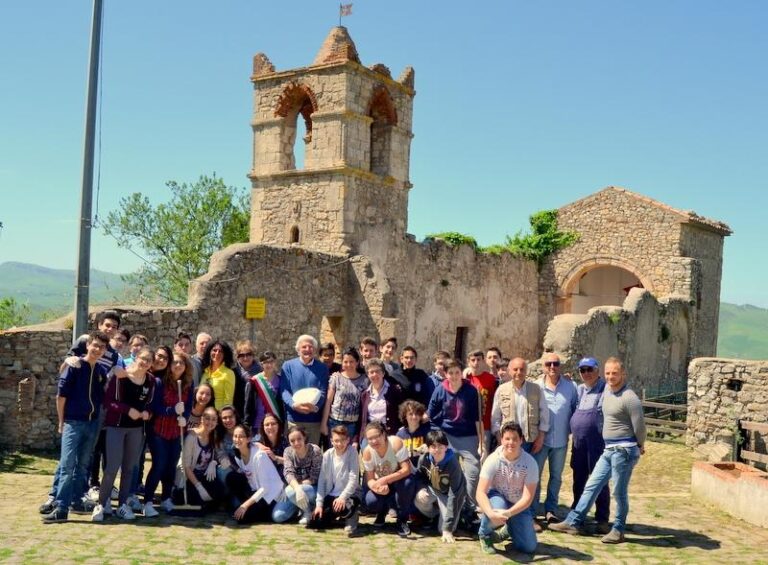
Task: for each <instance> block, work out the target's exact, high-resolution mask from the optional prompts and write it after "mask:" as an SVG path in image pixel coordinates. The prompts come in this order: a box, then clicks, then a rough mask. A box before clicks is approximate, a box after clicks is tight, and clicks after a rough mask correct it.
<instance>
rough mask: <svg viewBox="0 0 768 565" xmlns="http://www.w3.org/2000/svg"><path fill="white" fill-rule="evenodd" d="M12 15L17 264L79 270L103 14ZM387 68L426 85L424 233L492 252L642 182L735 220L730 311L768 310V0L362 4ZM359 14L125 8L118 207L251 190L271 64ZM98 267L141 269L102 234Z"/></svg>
mask: <svg viewBox="0 0 768 565" xmlns="http://www.w3.org/2000/svg"><path fill="white" fill-rule="evenodd" d="M3 12H4V13H3V17H2V18H1V19H0V52H2V53H3V57H2V58H0V73H1V74H0V76H2V77H3V86H2V88H0V108H1V109H0V131H2V135H1V136H0V194H2V206H1V207H0V222H3V224H4V226H5V227H4V229H3V231H2V234H1V235H0V262H4V261H26V262H31V263H38V264H41V265H46V266H50V267H56V268H74V265H75V262H76V247H77V219H78V212H79V192H80V183H81V169H82V139H83V124H84V106H85V77H86V70H87V59H88V41H89V39H88V34H89V30H90V17H91V2H90V1H86V0H70V1H67V2H60V1H53V0H46V1H43V0H39V1H34V0H30V1H28V2H13V3H8V4H7V5H6V6H4V9H3ZM343 23H344V25H346V26H347V27H348V29H349V31H350V34H351V36H352V38H353V39H354V40H355V43H356V45H357V48H358V52H359V54H360V57H361V60H362V62H363V63H364V64H366V65H371V64H373V63H379V62H380V63H384V64H386V65H387V66H388V67H389V68H390V69H391V70H392V74H393V75H395V76H398V75H399V74H400V73H401V71H402V69H403V68H404V67H405V66H407V65H411V66H413V67H414V68H415V70H416V91H417V95H416V98H415V103H414V133H415V138H414V140H413V145H412V152H411V156H412V159H411V182H412V183H413V185H414V187H413V189H412V191H411V200H410V211H409V214H410V216H409V231H410V232H411V233H414V234H415V235H416V236H417V237H418V238H422V237H423V236H424V235H425V234H427V233H431V232H436V231H447V230H450V231H460V232H464V233H469V234H472V235H474V236H475V237H477V239H478V240H479V241H480V242H481V243H482V244H489V243H493V242H498V241H502V240H503V238H504V236H505V235H506V234H512V233H515V232H516V231H518V230H520V229H523V228H525V227H527V218H528V216H529V215H530V214H531V213H532V212H535V211H537V210H541V209H545V208H556V207H559V206H561V205H564V204H567V203H568V202H571V201H573V200H575V199H578V198H581V197H583V196H585V195H587V194H590V193H592V192H594V191H596V190H599V189H601V188H603V187H605V186H608V185H620V186H624V187H627V188H629V189H631V190H634V191H636V192H640V193H643V194H646V195H648V196H650V197H652V198H656V199H658V200H661V201H663V202H665V203H667V204H670V205H672V206H674V207H677V208H681V209H693V210H695V211H696V212H697V213H699V214H701V215H704V216H708V217H712V218H715V219H718V220H721V221H724V222H726V223H728V224H729V225H730V226H731V228H733V230H734V235H732V236H731V237H729V238H727V239H726V244H725V260H724V275H723V287H722V299H723V300H726V301H729V302H736V303H751V304H755V305H759V306H763V307H768V291H767V290H766V284H765V280H766V278H768V267H766V259H767V258H768V254H766V252H765V250H764V246H765V243H764V240H765V239H766V231H768V230H766V228H765V220H764V218H765V214H766V209H768V158H766V152H767V151H766V150H767V149H768V105H766V103H765V101H766V100H768V73H766V72H765V56H766V53H768V35H767V34H765V29H766V25H767V24H768V4H766V3H765V2H761V1H757V0H755V1H748V0H746V1H740V2H732V3H726V2H722V1H705V0H685V1H683V0H646V1H643V2H631V1H629V0H606V1H596V0H585V1H582V2H573V1H572V0H551V1H537V2H530V1H517V0H514V1H509V0H505V1H496V2H494V1H489V2H485V3H482V4H481V3H474V4H473V3H468V2H452V1H448V2H440V3H435V2H413V1H412V0H411V1H406V0H390V1H388V2H374V1H372V0H366V1H356V2H354V7H353V15H352V16H351V17H347V18H344V22H343ZM337 24H338V3H337V2H328V1H325V0H305V1H298V0H284V1H282V2H259V1H257V0H250V1H245V0H230V1H225V2H217V3H213V2H210V1H201V0H200V1H198V0H185V1H184V2H181V1H177V0H163V1H162V2H157V1H156V0H155V1H148V0H132V1H131V2H124V1H117V0H105V12H104V42H103V68H102V71H103V72H102V108H101V151H100V166H101V175H100V179H101V181H100V186H101V189H100V195H99V212H100V215H101V216H106V214H107V212H108V211H109V210H111V209H113V208H114V207H115V206H116V205H117V203H118V201H119V199H120V197H121V196H124V195H127V194H129V193H131V192H134V191H141V192H144V193H147V194H149V195H150V196H151V198H152V199H153V200H154V201H157V202H160V201H163V200H165V199H166V198H167V194H168V193H167V190H166V188H165V184H164V183H165V181H167V180H170V179H174V180H178V181H194V180H196V179H197V177H198V176H199V175H201V174H211V173H213V172H216V173H217V174H218V175H219V176H220V177H222V178H223V179H224V180H225V181H226V182H227V183H228V184H232V185H237V186H248V181H247V179H246V176H245V175H246V173H247V172H248V170H249V169H250V166H251V162H250V159H251V154H250V151H251V143H252V137H251V131H250V127H249V120H250V117H251V115H250V114H251V104H252V85H251V84H250V82H249V80H248V77H249V74H250V67H251V58H252V57H253V55H254V54H255V53H257V52H259V51H263V52H265V53H266V54H267V55H268V56H269V57H270V59H271V60H272V62H273V63H274V64H275V66H276V67H277V68H278V70H279V69H290V68H294V67H300V66H306V65H308V64H310V63H311V62H312V60H313V58H314V56H315V54H316V53H317V50H318V49H319V48H320V45H321V44H322V41H323V39H324V38H325V36H326V35H327V34H328V32H329V30H330V29H331V27H333V26H334V25H337ZM93 266H94V267H96V268H99V269H104V270H109V271H115V272H126V271H130V270H133V269H135V268H136V267H138V259H136V258H135V257H134V256H132V255H130V254H129V253H127V252H126V251H122V250H118V249H117V247H116V245H115V244H114V243H113V240H110V239H108V238H107V237H106V236H104V235H103V233H101V232H100V231H95V232H94V234H93Z"/></svg>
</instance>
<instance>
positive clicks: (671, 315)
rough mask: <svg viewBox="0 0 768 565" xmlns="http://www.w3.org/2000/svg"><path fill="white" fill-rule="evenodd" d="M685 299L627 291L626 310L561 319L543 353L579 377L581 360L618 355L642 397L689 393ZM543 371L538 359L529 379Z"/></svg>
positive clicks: (551, 327) (598, 311) (610, 308)
mask: <svg viewBox="0 0 768 565" xmlns="http://www.w3.org/2000/svg"><path fill="white" fill-rule="evenodd" d="M689 308H690V306H689V304H688V301H687V300H684V299H679V298H667V299H664V300H662V301H657V300H656V298H654V296H653V295H652V294H651V293H650V292H648V291H647V290H643V289H639V288H635V289H632V290H631V291H630V292H629V295H628V296H627V299H626V300H625V301H624V304H623V306H621V307H619V306H598V307H596V308H592V309H590V310H589V312H587V313H586V314H562V315H560V316H556V317H555V318H554V319H553V320H552V321H551V322H550V324H549V327H548V328H547V333H546V335H545V337H544V350H545V351H554V352H556V353H558V354H559V355H560V357H561V359H562V360H563V369H562V370H563V371H564V372H571V373H574V374H577V373H578V371H577V363H578V361H579V359H581V358H582V357H587V356H589V357H596V358H597V359H598V360H599V361H600V362H601V363H602V362H603V361H605V359H606V358H608V357H611V356H615V357H618V358H620V359H622V360H623V361H624V364H625V368H626V371H627V376H628V380H629V383H630V385H631V386H632V388H634V389H635V390H636V391H637V393H638V394H640V391H641V389H642V388H647V389H648V390H649V391H651V393H652V394H655V392H656V391H667V390H669V391H671V390H684V389H685V369H686V366H687V362H686V359H685V355H686V352H687V350H688V346H687V344H688V341H689V339H690V338H689V335H690V325H689V323H688V319H689ZM540 370H541V362H540V360H539V361H537V362H535V363H533V364H531V366H530V367H529V373H530V374H537V373H538V372H540Z"/></svg>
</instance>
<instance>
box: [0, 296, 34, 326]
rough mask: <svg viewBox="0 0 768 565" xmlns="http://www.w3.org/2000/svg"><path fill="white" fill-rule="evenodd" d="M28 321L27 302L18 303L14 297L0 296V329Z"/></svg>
mask: <svg viewBox="0 0 768 565" xmlns="http://www.w3.org/2000/svg"><path fill="white" fill-rule="evenodd" d="M27 323H29V304H20V303H19V302H17V301H16V299H15V298H0V330H4V329H6V328H12V327H13V326H24V325H26V324H27Z"/></svg>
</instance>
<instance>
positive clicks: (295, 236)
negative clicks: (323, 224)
mask: <svg viewBox="0 0 768 565" xmlns="http://www.w3.org/2000/svg"><path fill="white" fill-rule="evenodd" d="M288 243H299V226H293V227H292V228H291V233H290V235H289V236H288Z"/></svg>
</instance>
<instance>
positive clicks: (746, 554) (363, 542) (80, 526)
mask: <svg viewBox="0 0 768 565" xmlns="http://www.w3.org/2000/svg"><path fill="white" fill-rule="evenodd" d="M691 463H692V455H691V451H690V450H689V449H687V448H685V447H684V446H681V445H677V444H670V443H661V442H655V443H649V444H648V446H647V453H646V455H644V456H643V458H642V459H641V461H640V463H639V464H638V466H637V467H636V469H635V473H634V476H633V478H632V483H631V485H630V505H631V508H630V513H629V520H628V531H627V535H626V537H627V543H624V544H621V545H617V546H606V545H603V544H602V543H600V538H599V537H597V536H594V537H593V536H584V537H575V536H569V535H565V534H557V533H553V532H546V531H545V532H544V533H542V534H540V535H539V547H538V550H537V552H536V554H535V555H533V556H528V555H525V554H520V553H516V552H514V551H511V550H509V549H508V548H506V549H505V548H504V547H503V546H497V549H498V550H499V553H498V554H497V555H496V556H487V555H485V554H483V553H482V552H481V551H480V547H479V544H478V542H477V540H476V539H474V538H473V537H472V536H471V535H470V534H468V533H466V532H459V539H458V542H457V543H456V544H454V545H445V544H443V543H441V541H440V537H439V536H437V535H436V534H427V533H424V532H421V531H418V530H417V531H414V533H413V534H412V535H411V537H410V538H409V539H400V538H399V537H398V536H397V535H396V534H395V532H394V524H389V528H388V529H385V530H384V531H383V532H380V533H373V531H372V529H371V528H370V525H369V524H370V522H371V518H363V520H362V521H361V532H362V535H361V536H360V537H358V538H355V539H352V540H350V539H347V538H346V536H345V535H344V533H343V532H342V531H339V530H331V531H328V532H322V533H318V532H313V531H308V530H306V529H304V528H302V527H300V526H298V524H295V523H292V524H284V525H273V524H258V525H252V526H242V527H241V526H238V525H237V524H236V523H235V522H234V521H233V520H231V519H229V518H228V517H227V516H226V515H225V514H223V513H220V514H215V515H213V516H208V517H205V518H202V519H201V518H179V517H169V516H165V515H161V516H159V517H157V518H150V519H143V518H142V517H141V516H139V517H138V518H137V520H136V521H135V522H132V523H124V522H121V521H119V520H117V519H116V518H113V519H111V520H108V521H106V522H104V523H101V524H94V523H91V522H90V516H86V515H76V514H70V522H68V523H64V524H51V525H43V524H42V523H41V521H40V515H39V514H38V512H37V507H38V505H39V504H40V503H41V502H42V501H43V500H44V499H45V493H46V491H47V489H48V488H49V486H50V482H51V474H52V471H53V468H54V467H55V464H56V461H55V460H53V459H50V458H44V457H38V456H31V455H24V454H19V453H4V454H2V464H0V498H1V499H2V501H3V514H2V517H3V519H2V523H3V527H2V536H1V539H0V562H6V563H57V564H64V563H100V564H101V563H114V564H118V563H136V564H144V563H220V562H223V561H227V562H229V563H286V564H288V563H290V564H303V563H313V564H322V563H334V564H335V565H340V564H345V563H366V564H375V563H382V564H388V565H390V564H406V563H407V564H409V565H410V564H414V563H419V562H424V561H426V560H429V561H431V562H434V563H439V564H443V563H462V564H463V563H502V562H505V561H516V562H539V561H555V562H558V563H571V562H579V561H586V562H592V563H730V564H735V563H768V530H764V529H761V528H758V527H755V526H752V525H750V524H747V523H745V522H742V521H739V520H736V519H734V518H731V517H730V516H728V515H727V514H725V513H724V512H721V511H720V510H717V509H715V508H713V507H711V506H707V505H706V504H705V503H703V502H700V501H697V500H694V499H692V498H691V496H690V474H691ZM567 470H568V471H569V469H567ZM545 480H546V479H545ZM570 486H571V482H570V473H568V474H567V475H566V477H565V478H564V482H563V491H562V492H561V504H562V505H563V506H562V511H563V514H564V513H565V512H566V505H570V503H571V495H570Z"/></svg>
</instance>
